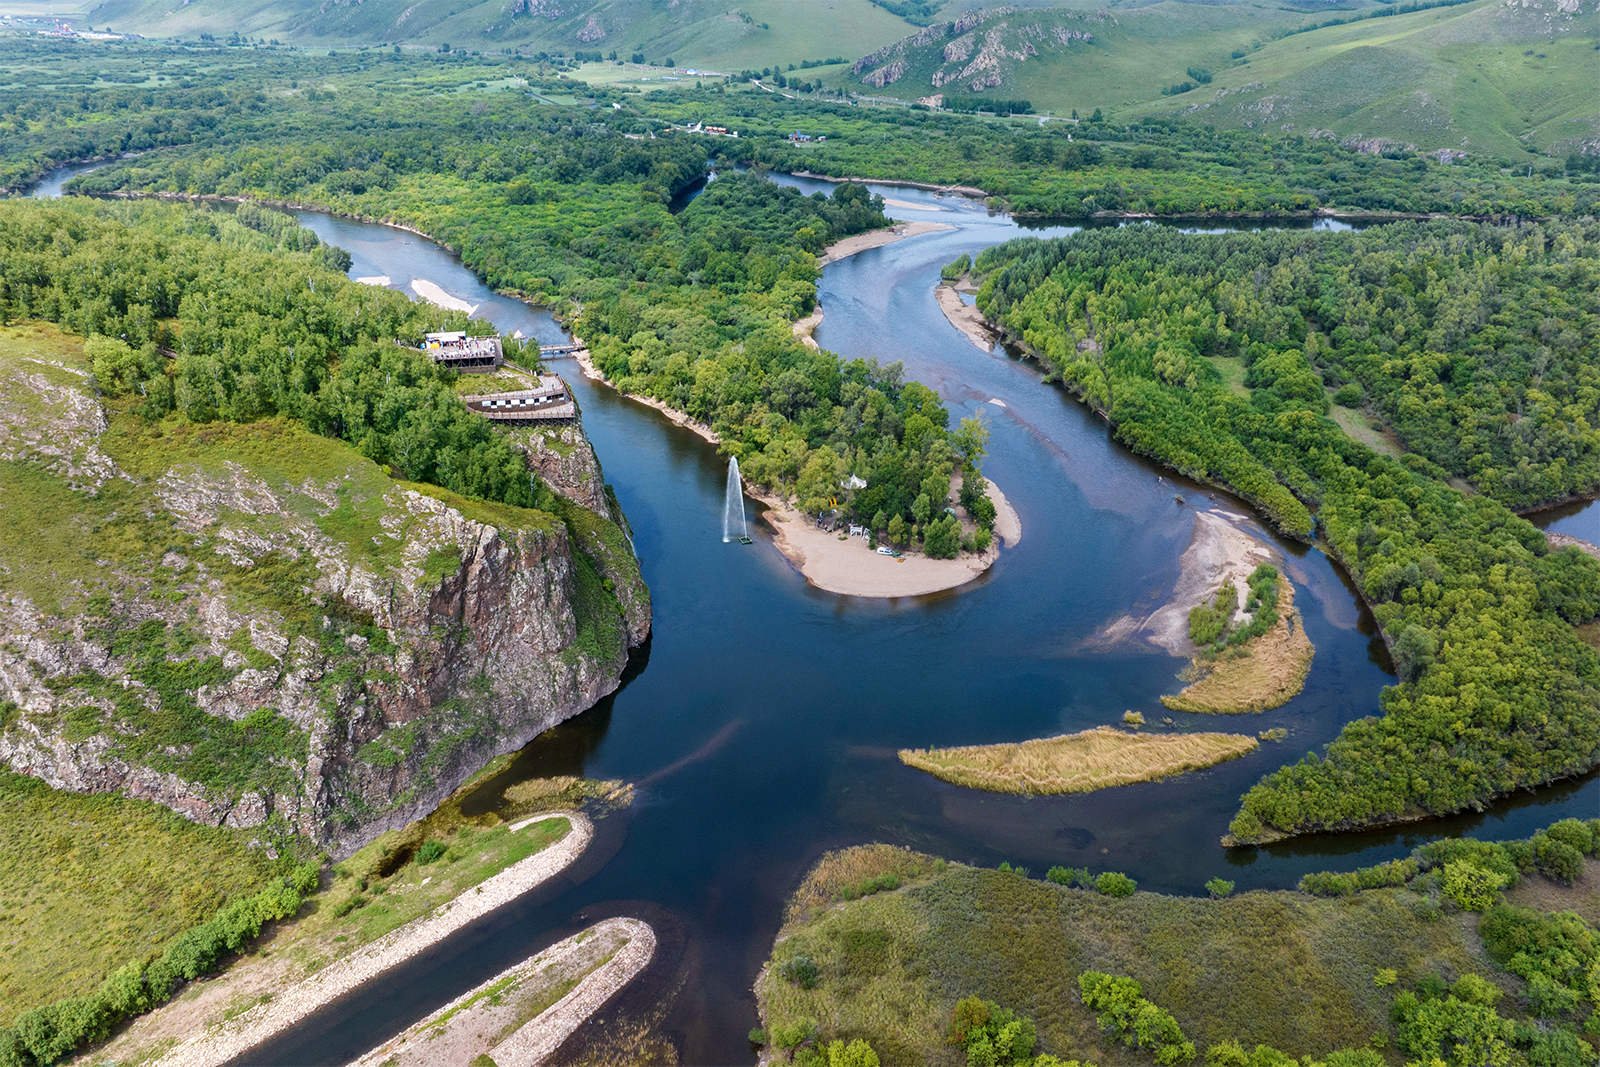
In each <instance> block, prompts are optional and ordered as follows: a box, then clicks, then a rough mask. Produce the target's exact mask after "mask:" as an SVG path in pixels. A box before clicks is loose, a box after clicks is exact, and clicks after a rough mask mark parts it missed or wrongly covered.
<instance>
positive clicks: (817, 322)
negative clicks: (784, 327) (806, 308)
mask: <svg viewBox="0 0 1600 1067" xmlns="http://www.w3.org/2000/svg"><path fill="white" fill-rule="evenodd" d="M821 325H822V305H821V304H818V305H817V306H816V308H815V309H814V310H813V311H812V312H811V314H809V315H807V316H806V317H805V318H803V319H796V320H795V323H794V335H795V336H796V337H798V338H800V340H802V341H804V342H805V343H806V344H807V345H808V346H809V347H811V348H818V347H820V346H819V345H818V344H817V339H816V338H815V337H812V336H811V334H812V333H813V332H814V331H815V330H816V328H817V327H818V326H821Z"/></svg>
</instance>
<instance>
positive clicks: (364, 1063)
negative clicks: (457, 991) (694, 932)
mask: <svg viewBox="0 0 1600 1067" xmlns="http://www.w3.org/2000/svg"><path fill="white" fill-rule="evenodd" d="M655 948H656V935H655V931H654V930H652V929H651V928H650V926H649V924H648V923H644V922H641V921H640V920H638V919H627V918H619V919H605V920H602V921H601V922H598V923H595V924H594V925H593V926H591V927H589V928H588V929H586V930H583V931H582V932H581V933H577V934H574V935H573V936H571V937H569V938H567V939H566V940H564V941H560V942H557V943H556V944H554V945H551V946H550V947H549V948H547V949H545V950H544V951H543V952H539V953H536V954H535V955H533V956H530V957H529V958H528V959H526V960H523V961H522V962H521V963H518V964H516V965H514V966H512V967H509V968H507V969H506V970H504V971H501V972H500V973H499V974H497V975H495V976H494V977H493V978H491V979H489V980H488V981H487V982H484V983H483V984H482V985H480V986H478V987H477V988H476V989H473V990H471V991H469V992H467V993H463V994H462V995H461V996H459V997H457V998H456V999H455V1000H453V1001H451V1002H450V1003H449V1004H446V1005H445V1006H444V1007H442V1008H440V1009H439V1010H438V1011H436V1012H434V1013H433V1014H432V1015H430V1016H428V1017H427V1018H426V1019H423V1020H422V1021H421V1022H419V1023H417V1024H416V1025H414V1026H411V1027H409V1028H408V1029H406V1030H405V1031H403V1032H402V1033H400V1034H399V1035H397V1036H395V1037H393V1038H390V1039H389V1040H388V1041H385V1042H384V1043H383V1044H382V1045H379V1046H378V1047H377V1048H375V1049H373V1050H372V1051H371V1052H369V1053H367V1054H366V1055H365V1056H363V1057H361V1059H359V1060H357V1061H356V1063H355V1064H354V1065H353V1067H379V1065H380V1064H383V1065H388V1067H413V1065H415V1067H435V1065H437V1067H469V1065H470V1064H472V1063H473V1062H475V1061H476V1060H477V1059H478V1057H480V1056H484V1055H487V1056H488V1057H489V1058H490V1059H492V1060H493V1061H494V1062H495V1064H496V1065H497V1067H521V1065H524V1064H527V1065H532V1064H537V1063H542V1062H543V1061H544V1060H545V1059H547V1058H548V1057H549V1055H550V1054H551V1053H552V1052H554V1051H555V1050H556V1049H557V1048H558V1047H560V1045H561V1043H562V1042H563V1041H565V1040H566V1039H567V1038H568V1037H570V1036H572V1033H573V1031H575V1030H576V1029H577V1028H578V1027H579V1026H581V1025H583V1023H584V1022H585V1021H586V1020H588V1018H589V1017H590V1016H592V1015H593V1014H594V1013H595V1012H596V1011H598V1010H599V1009H600V1008H601V1007H603V1006H604V1005H605V1003H606V1001H608V1000H610V999H611V997H612V996H613V995H615V994H616V993H617V991H618V990H620V989H621V988H622V987H623V986H625V985H627V984H628V982H630V981H632V980H633V978H634V977H635V976H637V975H638V973H639V972H640V971H642V970H644V968H645V967H646V966H647V965H648V964H649V962H650V960H651V958H652V957H653V956H654V955H655ZM568 985H571V986H572V988H571V989H570V991H568V992H566V993H565V994H564V995H561V991H562V989H563V988H564V987H565V986H568ZM558 997H559V999H557V998H558ZM552 999H554V1000H555V1003H553V1004H550V1003H549V1002H550V1001H551V1000H552ZM541 1003H544V1004H549V1006H548V1007H545V1008H543V1009H542V1010H541V1009H540V1008H539V1005H540V1004H541ZM530 1012H537V1014H536V1015H534V1017H533V1018H532V1019H531V1020H529V1021H527V1022H525V1023H521V1025H519V1022H520V1021H521V1020H523V1019H526V1018H527V1016H528V1013H530Z"/></svg>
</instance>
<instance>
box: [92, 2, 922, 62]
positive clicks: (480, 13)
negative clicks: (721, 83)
mask: <svg viewBox="0 0 1600 1067" xmlns="http://www.w3.org/2000/svg"><path fill="white" fill-rule="evenodd" d="M84 10H85V17H86V19H87V22H88V23H89V24H90V25H92V26H95V27H97V28H99V27H104V26H107V25H109V26H111V27H112V28H113V29H115V30H116V31H118V32H119V33H120V32H129V33H143V34H147V35H152V36H156V35H159V36H162V37H172V36H181V37H190V38H192V37H196V36H198V35H199V34H201V33H209V34H211V35H213V36H215V37H219V38H223V37H226V36H228V35H229V34H233V33H238V34H241V35H244V36H248V37H253V38H255V37H259V38H264V39H266V40H269V41H270V40H273V39H276V40H280V41H282V42H283V43H285V44H289V43H294V44H318V45H336V44H337V45H362V44H380V43H387V44H402V45H415V46H427V47H435V46H438V45H440V44H449V45H451V46H452V47H454V48H461V49H466V50H469V51H490V50H493V51H500V50H502V49H507V48H510V49H521V50H522V51H523V52H525V53H526V52H539V51H551V52H559V53H562V54H570V53H571V52H573V51H574V50H582V51H589V52H595V51H598V52H605V53H610V52H612V51H615V52H616V53H617V54H618V56H619V57H621V58H623V59H627V58H628V57H629V56H631V55H633V54H635V53H642V54H643V55H644V57H645V59H646V60H647V61H648V62H650V63H656V64H659V63H661V62H662V61H664V60H666V59H673V60H676V61H677V63H678V65H680V66H701V67H709V68H713V69H717V70H723V69H732V70H740V69H743V68H745V67H757V68H759V67H763V66H769V65H771V64H773V63H778V62H782V63H784V64H788V63H798V62H800V61H801V60H805V59H824V58H828V57H831V56H841V55H849V56H856V55H860V54H861V53H862V52H863V51H866V50H870V49H873V48H877V47H878V46H880V45H882V44H885V43H888V42H890V41H894V40H897V39H898V38H900V37H903V36H905V34H906V33H908V32H910V31H911V30H913V29H915V27H914V26H913V25H912V24H910V23H908V22H906V21H904V20H903V19H901V18H899V17H898V16H896V15H893V14H891V13H889V12H888V11H886V10H884V9H883V8H881V7H877V6H875V5H873V4H872V3H870V2H869V0H808V2H806V3H803V4H798V3H790V2H787V0H743V2H742V3H739V4H738V5H733V4H730V3H727V2H726V0H721V2H718V0H422V2H421V3H415V2H413V0H365V2H362V0H326V2H306V0H299V2H294V0H290V2H276V0H190V2H188V3H183V4H179V3H176V2H174V0H104V2H101V3H97V4H92V5H85V9H84Z"/></svg>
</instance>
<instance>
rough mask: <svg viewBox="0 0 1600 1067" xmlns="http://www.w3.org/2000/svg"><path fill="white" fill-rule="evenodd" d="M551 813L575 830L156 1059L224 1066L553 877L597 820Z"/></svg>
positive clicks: (186, 1066)
mask: <svg viewBox="0 0 1600 1067" xmlns="http://www.w3.org/2000/svg"><path fill="white" fill-rule="evenodd" d="M548 818H553V819H566V820H567V821H568V822H569V823H570V824H571V826H572V829H571V831H570V832H568V834H567V835H566V836H565V837H563V838H562V839H561V840H560V841H557V842H556V843H555V844H553V845H551V846H550V847H548V848H546V849H543V850H542V851H539V852H535V853H534V854H533V855H531V856H528V857H527V858H525V859H522V860H519V861H517V862H516V863H514V864H512V865H511V866H510V867H507V868H506V869H505V870H503V871H501V872H500V873H499V874H496V875H493V876H491V877H489V878H487V879H485V880H484V881H483V882H481V883H479V884H478V885H477V886H476V887H474V888H473V889H471V890H468V891H467V892H465V893H463V894H461V895H460V896H459V897H456V898H455V899H454V900H449V901H446V902H445V903H443V904H441V905H439V906H438V907H437V908H435V909H434V910H433V911H431V912H429V913H428V914H427V915H424V916H423V917H422V918H420V919H417V920H415V921H413V922H409V923H407V924H406V925H404V926H402V927H400V928H399V929H397V930H392V931H390V932H389V933H387V934H385V935H383V936H382V937H380V938H378V939H377V940H376V941H373V942H372V943H370V944H367V945H363V946H362V947H361V948H359V949H357V950H355V951H354V952H352V953H351V954H350V955H348V956H344V957H342V958H340V959H337V960H335V961H334V962H332V963H330V964H328V966H326V967H324V968H323V969H322V970H320V971H317V972H316V973H315V974H312V975H310V976H309V977H307V978H306V979H304V980H303V981H301V982H299V983H297V984H295V985H294V986H292V987H290V988H289V989H286V990H284V991H283V992H281V993H279V994H277V995H276V996H274V997H273V998H272V999H271V1000H269V1001H267V1002H266V1003H264V1004H258V1005H257V1006H255V1007H254V1008H251V1009H250V1010H249V1011H247V1012H244V1013H243V1014H241V1015H238V1016H236V1017H235V1018H233V1019H230V1020H228V1021H226V1022H224V1023H223V1024H222V1025H220V1026H217V1027H214V1028H211V1029H206V1030H202V1031H200V1032H199V1033H196V1034H193V1035H191V1036H190V1037H189V1039H188V1040H187V1041H184V1042H183V1043H182V1044H180V1045H178V1046H177V1047H175V1048H173V1049H172V1050H171V1051H170V1052H168V1053H167V1054H166V1055H164V1056H162V1057H161V1058H160V1059H159V1060H157V1061H156V1062H157V1063H159V1064H163V1065H165V1067H221V1065H222V1064H224V1063H227V1062H228V1061H230V1060H232V1059H234V1058H236V1057H238V1056H241V1055H243V1054H244V1053H246V1052H248V1051H250V1050H251V1049H253V1048H255V1047H256V1046H258V1045H260V1044H261V1043H262V1042H264V1041H266V1040H268V1039H269V1038H271V1037H274V1036H275V1035H277V1034H280V1033H282V1032H283V1031H285V1030H287V1029H288V1028H289V1027H291V1026H293V1025H295V1024H296V1023H298V1022H300V1021H301V1020H302V1019H304V1018H306V1017H307V1016H309V1015H310V1014H312V1013H313V1012H315V1011H316V1010H318V1009H319V1008H321V1007H323V1006H324V1005H326V1004H330V1003H332V1002H333V1001H334V1000H336V999H337V998H339V997H341V996H343V995H344V994H346V993H349V992H351V991H352V990H355V989H357V988H359V987H361V986H363V985H365V984H366V983H367V982H370V981H372V980H373V979H375V978H378V977H379V976H381V975H382V974H384V972H386V971H389V970H391V969H393V968H394V967H396V966H398V965H399V964H401V963H403V962H405V961H406V960H408V959H410V958H411V957H412V956H415V955H416V954H417V953H419V952H423V951H425V950H426V949H428V948H430V947H432V946H433V945H436V944H438V943H439V942H440V941H443V940H444V939H445V938H447V937H449V936H450V935H451V934H453V933H455V932H456V931H457V930H460V929H461V928H462V927H464V926H466V925H467V924H468V923H471V922H472V921H474V920H475V919H478V918H480V917H482V916H484V915H487V914H489V913H490V912H491V911H494V910H495V909H496V908H498V907H500V906H501V905H503V904H508V903H510V902H511V901H513V900H515V899H516V898H517V897H520V896H522V895H523V894H524V893H527V892H528V891H529V890H531V889H533V888H535V887H536V886H538V885H540V884H541V883H543V882H545V881H548V880H549V879H551V878H554V877H555V876H556V875H557V874H559V873H561V871H563V870H565V869H566V868H567V867H568V866H569V865H570V864H571V863H572V862H573V861H574V860H576V859H577V858H578V857H579V856H580V855H582V853H583V850H584V849H585V848H587V847H588V845H589V842H590V840H591V839H592V838H593V837H594V824H593V823H591V822H590V821H589V819H588V817H587V816H585V815H582V814H579V813H577V812H562V813H559V814H555V815H551V816H548Z"/></svg>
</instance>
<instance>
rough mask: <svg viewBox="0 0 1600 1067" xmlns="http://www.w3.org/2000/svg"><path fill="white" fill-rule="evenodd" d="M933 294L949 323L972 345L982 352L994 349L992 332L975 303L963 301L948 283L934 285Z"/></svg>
mask: <svg viewBox="0 0 1600 1067" xmlns="http://www.w3.org/2000/svg"><path fill="white" fill-rule="evenodd" d="M933 295H934V298H935V299H936V300H938V301H939V310H940V311H942V312H944V317H945V318H947V319H949V320H950V325H952V326H954V327H955V328H956V329H958V330H960V331H961V334H962V336H963V337H965V338H966V339H967V340H969V341H971V342H972V344H973V347H975V348H977V349H979V350H980V351H983V352H992V351H993V350H994V333H993V332H992V331H990V329H989V324H988V323H987V322H985V321H984V318H983V312H981V311H979V310H978V309H977V306H976V305H973V304H968V303H965V302H964V301H963V300H962V299H961V296H960V294H959V293H958V292H957V291H956V290H955V288H954V287H952V286H949V285H936V286H934V289H933Z"/></svg>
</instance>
